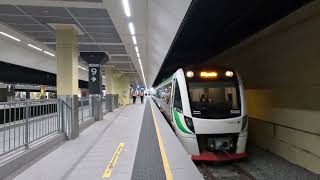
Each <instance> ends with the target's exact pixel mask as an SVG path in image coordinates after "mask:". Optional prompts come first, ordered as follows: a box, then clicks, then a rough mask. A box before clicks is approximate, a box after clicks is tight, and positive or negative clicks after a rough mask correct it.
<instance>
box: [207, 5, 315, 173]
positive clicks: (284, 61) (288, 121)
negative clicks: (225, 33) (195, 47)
mask: <svg viewBox="0 0 320 180" xmlns="http://www.w3.org/2000/svg"><path fill="white" fill-rule="evenodd" d="M319 12H320V3H319V1H317V2H315V3H312V4H310V5H308V6H307V7H304V8H302V9H300V10H298V11H297V12H295V13H293V14H291V15H289V16H288V17H287V18H285V19H283V20H281V21H279V22H277V23H275V24H274V25H272V26H271V27H269V28H267V29H265V30H264V31H262V32H260V33H258V34H256V35H255V36H254V37H251V38H250V39H247V40H246V41H244V42H242V43H241V44H239V45H238V46H235V47H233V48H231V49H229V50H227V51H225V52H224V53H222V54H221V55H219V56H217V57H213V58H211V59H210V60H209V64H219V65H225V66H228V67H232V68H234V69H235V70H237V71H238V72H239V73H240V74H241V76H242V79H243V82H244V85H245V95H246V99H247V104H246V105H247V110H248V115H249V117H250V121H249V123H250V124H249V143H252V144H255V145H257V146H260V147H262V148H264V149H266V150H269V151H271V152H273V153H275V154H277V155H279V156H281V157H283V158H285V159H287V160H289V161H290V162H293V163H295V164H298V165H300V166H302V167H304V168H306V169H308V170H310V171H312V172H315V173H318V174H320V78H319V77H320V75H319V72H320V71H319V70H320V69H319V67H320V39H319V33H320V14H319Z"/></svg>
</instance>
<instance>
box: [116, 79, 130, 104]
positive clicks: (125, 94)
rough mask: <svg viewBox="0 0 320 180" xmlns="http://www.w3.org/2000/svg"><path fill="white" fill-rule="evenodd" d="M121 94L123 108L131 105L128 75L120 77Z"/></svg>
mask: <svg viewBox="0 0 320 180" xmlns="http://www.w3.org/2000/svg"><path fill="white" fill-rule="evenodd" d="M119 83H120V94H119V98H120V99H121V100H120V102H121V104H122V105H123V106H126V105H128V104H129V100H130V96H129V94H130V93H129V86H130V85H129V77H128V75H122V76H121V77H120V81H119Z"/></svg>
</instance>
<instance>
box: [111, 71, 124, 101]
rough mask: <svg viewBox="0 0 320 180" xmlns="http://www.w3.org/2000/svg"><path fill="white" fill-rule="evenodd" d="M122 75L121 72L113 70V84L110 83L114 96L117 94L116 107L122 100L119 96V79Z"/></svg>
mask: <svg viewBox="0 0 320 180" xmlns="http://www.w3.org/2000/svg"><path fill="white" fill-rule="evenodd" d="M121 76H122V73H119V72H114V73H113V76H112V77H113V78H112V79H113V82H114V83H113V84H112V92H113V94H114V95H115V96H118V99H117V102H118V103H117V104H116V107H118V106H119V105H122V102H121V98H120V94H121V85H120V81H121V78H120V77H121Z"/></svg>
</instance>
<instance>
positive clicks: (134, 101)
mask: <svg viewBox="0 0 320 180" xmlns="http://www.w3.org/2000/svg"><path fill="white" fill-rule="evenodd" d="M132 99H133V104H135V103H136V99H137V92H136V90H135V89H134V90H133V91H132Z"/></svg>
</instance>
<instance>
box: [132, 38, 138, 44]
mask: <svg viewBox="0 0 320 180" xmlns="http://www.w3.org/2000/svg"><path fill="white" fill-rule="evenodd" d="M132 41H133V44H134V45H136V44H137V39H136V36H132Z"/></svg>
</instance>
